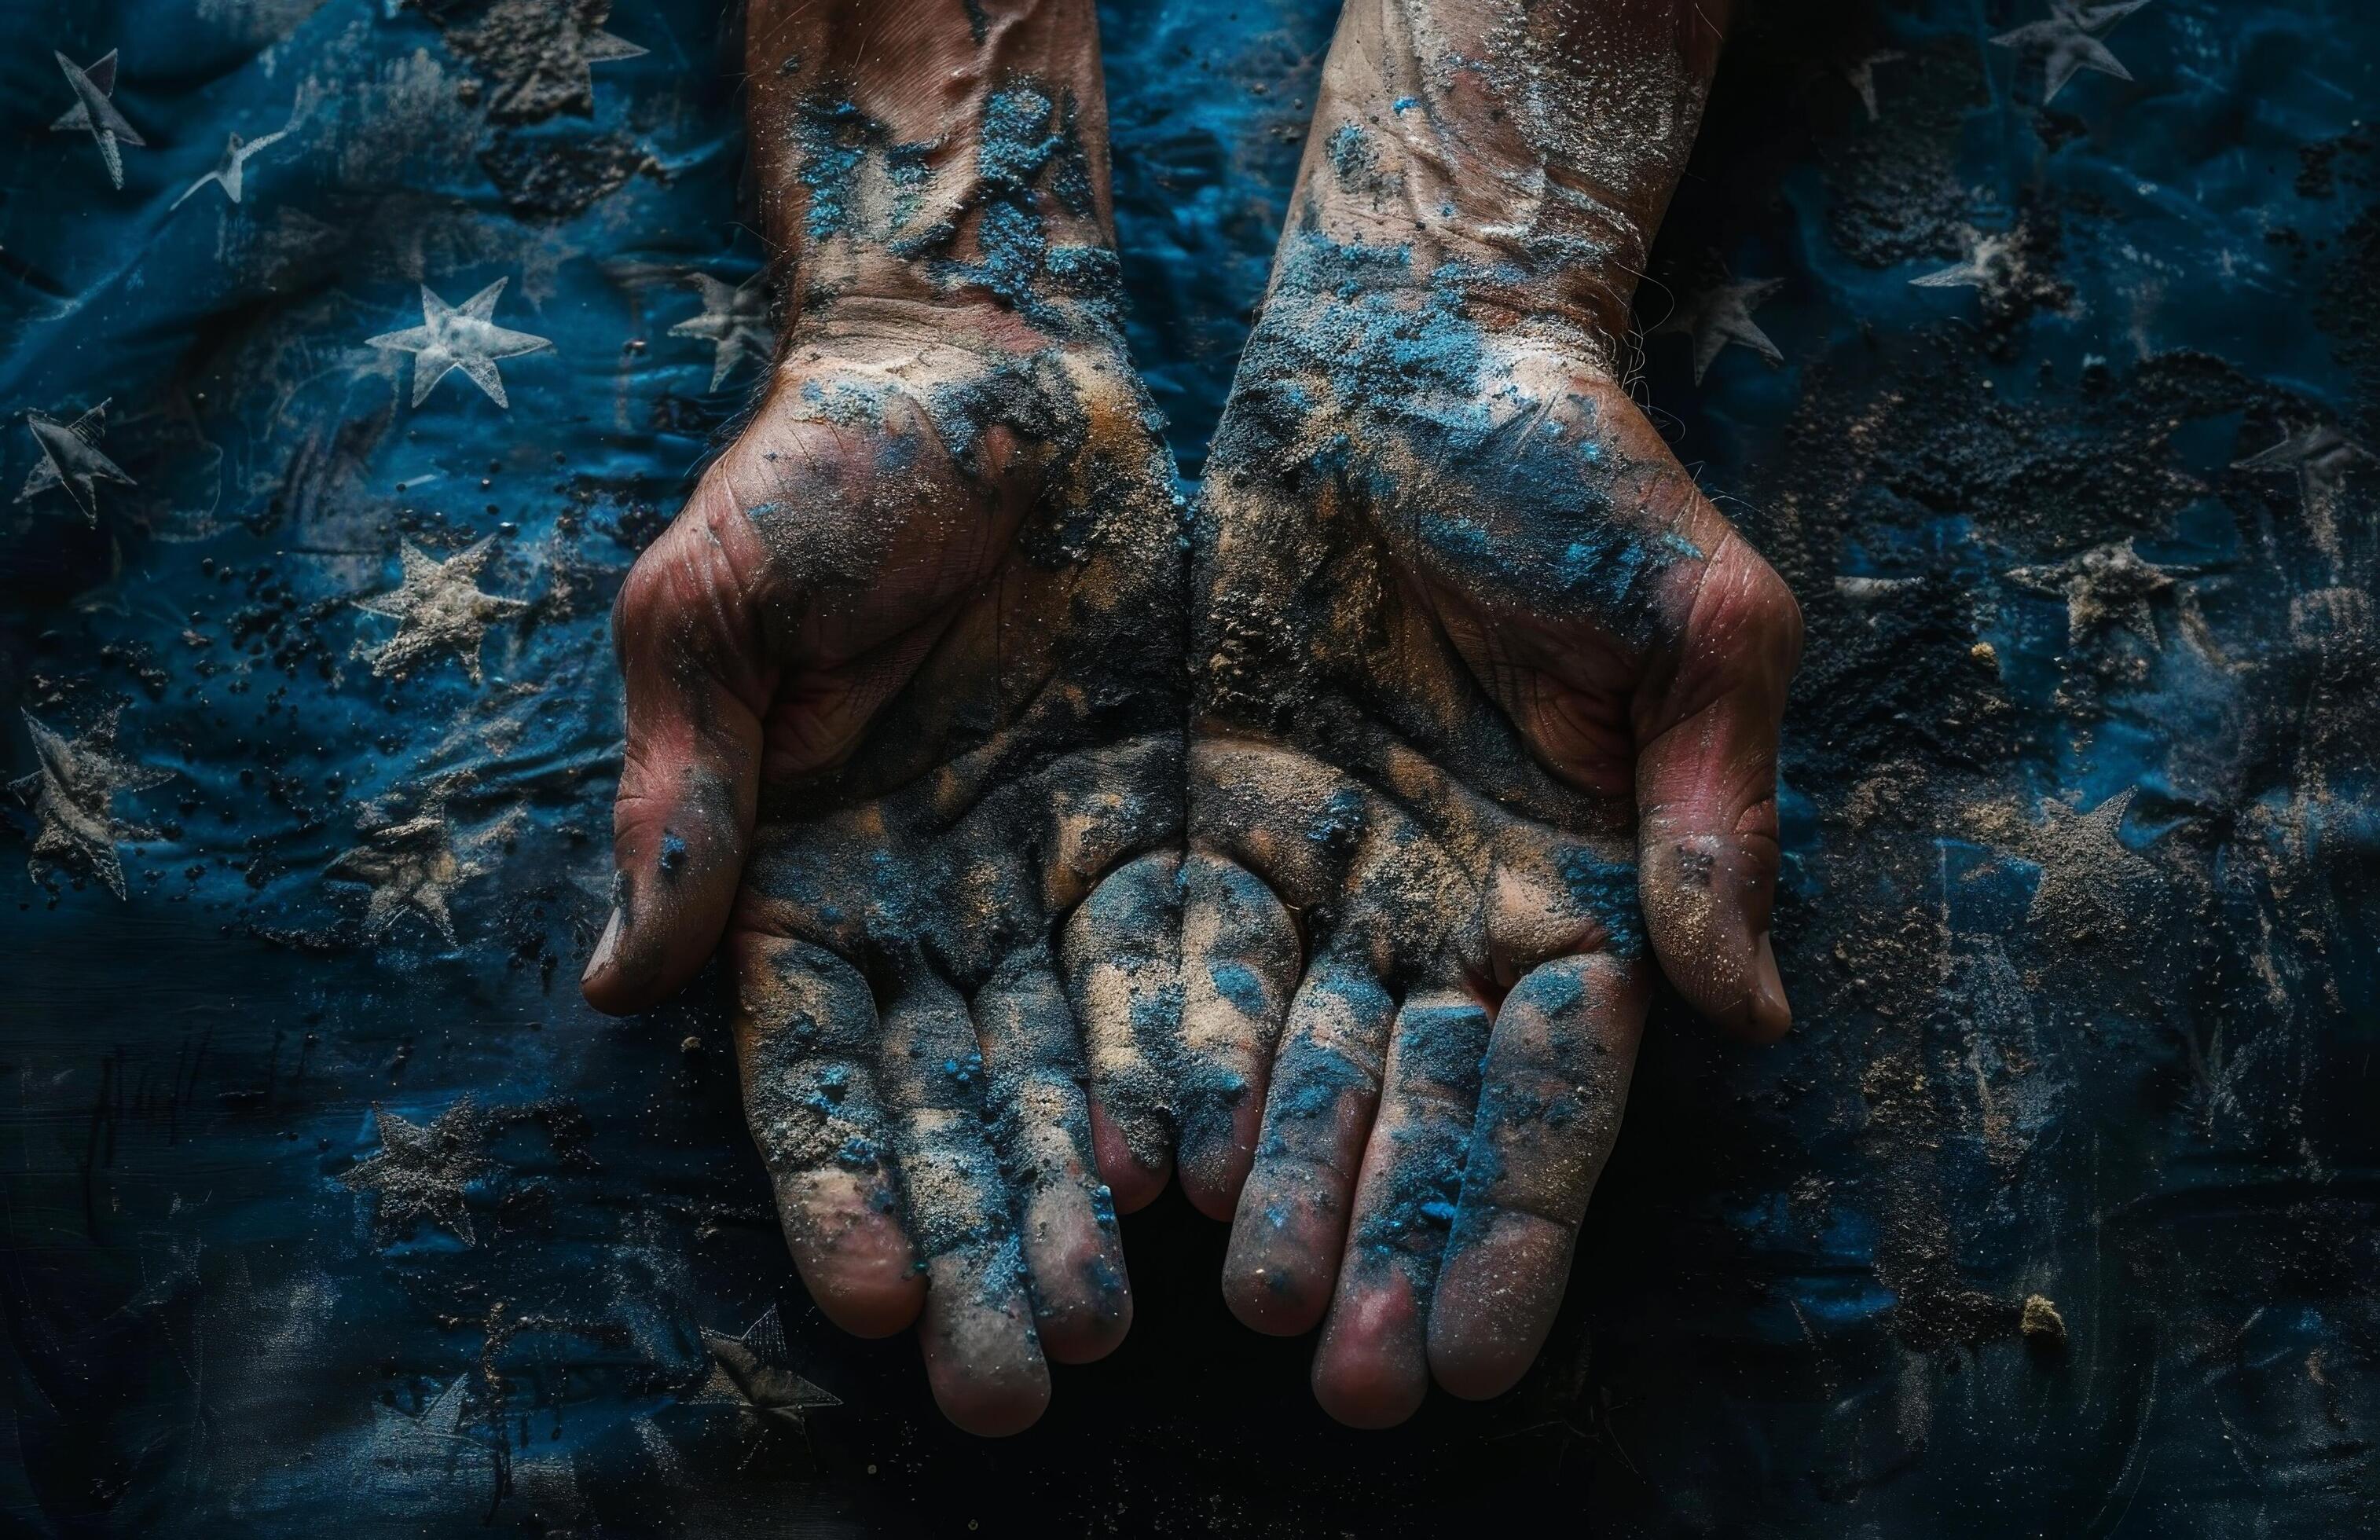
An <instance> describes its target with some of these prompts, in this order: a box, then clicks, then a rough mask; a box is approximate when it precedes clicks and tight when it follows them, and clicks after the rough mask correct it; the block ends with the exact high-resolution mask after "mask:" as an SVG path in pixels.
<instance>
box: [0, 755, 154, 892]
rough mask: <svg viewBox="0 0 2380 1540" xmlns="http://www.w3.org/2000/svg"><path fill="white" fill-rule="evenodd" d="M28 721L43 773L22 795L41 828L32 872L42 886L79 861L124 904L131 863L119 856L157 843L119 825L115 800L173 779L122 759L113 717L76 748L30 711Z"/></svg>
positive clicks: (29, 779)
mask: <svg viewBox="0 0 2380 1540" xmlns="http://www.w3.org/2000/svg"><path fill="white" fill-rule="evenodd" d="M24 717H25V727H26V729H27V731H28V732H30V734H32V738H33V758H34V761H35V763H36V764H37V765H38V766H39V768H38V769H36V770H34V771H33V773H32V774H30V775H29V776H26V777H25V778H24V779H23V780H21V781H19V782H17V783H16V787H15V790H16V792H17V794H18V796H20V797H23V798H25V799H26V800H27V801H29V802H30V803H31V804H32V808H33V816H34V817H35V818H36V819H40V820H41V826H42V827H41V831H40V832H38V833H36V834H35V835H34V836H33V856H32V859H31V860H30V861H29V862H28V863H26V867H25V869H26V870H27V871H28V872H30V874H31V875H32V879H33V880H34V881H36V882H39V881H42V879H44V878H45V877H46V876H47V875H48V874H49V873H50V872H52V871H55V870H57V869H59V868H60V865H61V863H62V862H67V861H74V862H79V863H80V864H81V866H82V867H84V868H85V869H86V870H88V871H89V872H90V873H91V875H92V876H93V877H96V878H98V879H100V880H101V881H102V882H104V883H106V884H107V891H109V892H112V893H114V894H115V896H116V897H118V898H122V897H124V896H125V890H124V864H123V862H122V861H120V860H118V859H117V857H116V854H115V847H116V845H117V844H118V843H120V842H123V841H126V840H153V839H156V838H157V837H158V836H157V834H156V832H155V831H153V830H149V829H144V828H142V827H141V826H140V825H139V824H131V823H124V822H120V821H118V820H117V819H116V817H115V795H116V794H117V793H119V792H137V791H141V790H143V789H145V788H147V787H150V786H154V785H156V784H158V783H159V782H162V781H164V780H166V779H167V778H168V777H170V776H171V775H172V773H173V772H172V771H171V770H157V769H154V768H152V767H151V766H148V765H136V764H134V763H132V762H131V761H130V760H128V759H119V758H116V756H115V718H116V713H115V712H114V711H110V712H108V713H107V715H105V716H104V717H102V718H101V719H100V720H99V721H95V722H93V723H92V724H91V729H90V731H88V732H86V733H85V734H83V735H82V736H81V737H79V738H76V739H74V740H73V741H71V742H69V741H68V740H67V739H65V738H62V737H60V736H59V735H58V734H55V733H53V732H51V731H50V730H49V729H48V728H46V727H44V726H42V724H41V722H39V721H36V720H35V719H34V717H33V714H32V713H31V712H30V711H27V712H25V713H24Z"/></svg>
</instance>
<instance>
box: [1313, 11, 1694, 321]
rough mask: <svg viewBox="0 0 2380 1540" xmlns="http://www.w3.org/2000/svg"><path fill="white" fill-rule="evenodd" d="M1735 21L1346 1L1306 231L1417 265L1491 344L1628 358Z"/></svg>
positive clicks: (1322, 109) (1319, 119) (1320, 126)
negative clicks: (1649, 272) (1477, 318)
mask: <svg viewBox="0 0 2380 1540" xmlns="http://www.w3.org/2000/svg"><path fill="white" fill-rule="evenodd" d="M1726 10H1727V7H1726V6H1725V5H1724V4H1716V5H1715V4H1713V3H1712V0H1703V3H1702V4H1701V5H1700V6H1696V5H1694V4H1693V3H1692V0H1595V3H1592V4H1585V5H1574V6H1564V7H1551V6H1530V5H1527V4H1525V3H1524V0H1348V4H1347V5H1346V6H1345V8H1344V9H1343V10H1342V15H1341V22H1340V28H1339V31H1338V34H1337V37H1336V38H1335V39H1334V41H1333V43H1332V48H1331V53H1330V61H1329V63H1328V65H1327V66H1326V67H1325V70H1324V76H1323V83H1322V90H1321V92H1320V96H1319V100H1318V104H1317V111H1316V116H1315V120H1314V128H1313V131H1312V134H1311V136H1310V138H1309V139H1308V142H1307V152H1306V163H1305V167H1304V168H1303V172H1302V188H1301V196H1300V202H1299V207H1300V209H1301V212H1302V214H1303V215H1304V224H1305V228H1306V229H1307V230H1308V231H1310V232H1318V233H1319V234H1320V235H1322V236H1324V237H1326V238H1328V239H1331V240H1336V241H1341V242H1347V243H1355V242H1363V243H1367V244H1384V245H1388V246H1392V247H1395V248H1398V249H1405V250H1408V251H1409V252H1410V254H1411V265H1412V267H1413V268H1414V270H1415V273H1417V274H1419V275H1420V276H1422V277H1423V278H1425V279H1427V281H1429V282H1431V283H1433V284H1435V285H1439V286H1441V287H1444V288H1450V289H1451V290H1453V291H1456V292H1458V293H1460V294H1462V295H1463V297H1464V298H1465V299H1466V301H1467V302H1468V303H1470V304H1472V305H1473V306H1475V308H1476V309H1478V311H1479V312H1480V314H1481V316H1482V319H1483V321H1486V322H1488V323H1489V324H1496V323H1498V322H1499V321H1511V322H1519V321H1528V320H1530V319H1532V318H1536V319H1541V320H1543V321H1548V322H1549V323H1552V324H1555V325H1558V326H1565V327H1571V328H1575V329H1577V330H1580V331H1582V332H1585V333H1588V334H1590V335H1593V336H1595V337H1597V338H1600V339H1602V340H1603V342H1604V344H1605V345H1606V346H1607V348H1608V350H1609V351H1611V352H1614V353H1616V351H1617V347H1616V343H1617V339H1619V338H1621V337H1622V336H1624V335H1625V333H1626V331H1627V328H1628V309H1629V305H1630V302H1631V300H1632V299H1633V295H1634V290H1635V285H1636V281H1637V275H1638V274H1640V273H1642V272H1643V271H1644V269H1645V261H1646V256H1647V252H1648V250H1649V248H1650V246H1651V241H1652V236H1653V232H1654V231H1655V230H1656V229H1657V228H1658V226H1659V224H1660V221H1661V216H1662V214H1663V212H1665V211H1666V210H1667V208H1668V204H1669V200H1670V193H1671V192H1672V191H1673V190H1674V189H1675V188H1676V185H1677V182H1678V179H1679V177H1680V176H1682V174H1683V171H1684V169H1685V163H1686V158H1687V155H1688V153H1689V152H1691V150H1692V148H1693V144H1694V133H1695V129H1696V127H1698V125H1699V122H1700V118H1701V113H1702V103H1703V97H1704V95H1705V92H1706V88H1707V86H1708V82H1709V79H1710V75H1711V73H1712V70H1713V69H1714V68H1715V67H1716V63H1717V56H1718V42H1719V41H1720V40H1719V36H1718V32H1717V30H1715V27H1714V25H1713V23H1712V20H1711V19H1710V18H1713V17H1714V16H1716V17H1717V18H1718V19H1720V20H1724V18H1725V14H1726ZM1294 233H1295V232H1294V229H1293V234H1294Z"/></svg>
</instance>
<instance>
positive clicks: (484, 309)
mask: <svg viewBox="0 0 2380 1540" xmlns="http://www.w3.org/2000/svg"><path fill="white" fill-rule="evenodd" d="M511 282H512V280H511V279H509V278H499V279H497V280H496V281H495V282H494V283H492V284H490V285H488V286H487V287H486V288H483V289H481V290H480V292H479V293H477V294H475V295H473V296H471V297H470V298H468V299H466V300H465V301H463V303H462V306H461V308H460V309H457V308H456V307H455V306H453V305H449V304H447V303H446V301H444V300H443V299H441V298H439V297H438V296H437V295H435V294H433V293H431V289H430V285H427V284H424V285H421V324H420V325H419V326H410V327H407V329H406V330H404V331H402V332H383V333H381V334H380V335H379V336H376V337H368V338H366V339H365V343H366V346H371V347H378V348H383V349H385V350H387V351H389V352H395V353H410V354H412V355H413V404H414V405H415V406H420V405H421V403H422V402H423V401H424V400H425V399H427V398H428V397H429V394H430V393H431V391H432V390H434V389H436V388H437V385H438V382H439V381H441V380H443V379H445V378H446V376H447V375H448V374H449V373H450V372H452V371H453V370H458V369H459V370H462V371H463V372H464V373H465V374H467V375H468V376H469V377H470V380H471V383H473V384H475V385H477V386H479V387H480V389H481V390H483V391H485V392H487V393H488V396H489V398H490V399H491V400H492V401H494V402H495V404H496V405H497V406H503V407H505V408H506V409H510V407H511V406H512V403H511V402H510V401H509V400H507V399H505V397H504V377H503V376H502V375H500V374H498V373H497V372H496V363H497V360H499V359H502V358H519V357H520V356H521V355H522V354H524V353H534V352H536V351H537V350H538V349H540V348H541V347H552V346H553V341H552V339H550V338H547V337H540V336H534V335H531V334H530V333H527V332H514V331H509V330H507V329H505V328H504V327H502V326H499V325H497V324H496V323H495V321H494V320H493V319H492V317H493V316H494V314H495V309H496V300H497V298H498V297H500V296H502V295H503V294H504V285H507V284H509V283H511Z"/></svg>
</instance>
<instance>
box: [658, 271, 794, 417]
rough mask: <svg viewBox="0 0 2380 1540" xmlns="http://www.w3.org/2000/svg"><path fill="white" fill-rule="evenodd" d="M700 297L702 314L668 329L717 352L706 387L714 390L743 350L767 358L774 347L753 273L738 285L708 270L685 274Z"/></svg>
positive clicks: (764, 293) (763, 293)
mask: <svg viewBox="0 0 2380 1540" xmlns="http://www.w3.org/2000/svg"><path fill="white" fill-rule="evenodd" d="M686 282H687V283H689V284H692V285H694V286H695V288H696V290H697V291H698V293H700V295H701V296H702V313H701V314H700V315H698V316H690V317H688V318H687V319H686V320H684V321H679V322H678V323H677V324H676V325H674V326H673V327H671V328H670V335H671V336H674V337H700V338H702V339H703V340H704V341H706V342H709V343H710V344H712V345H713V346H715V347H716V349H717V352H716V353H715V355H714V356H713V358H712V359H711V365H710V388H711V389H712V390H717V389H718V388H719V387H720V386H721V385H722V384H724V383H725V382H726V381H727V377H728V376H729V375H730V374H733V373H734V372H735V366H736V365H738V364H740V363H742V362H743V361H744V358H745V355H747V353H748V354H750V355H751V356H752V357H754V358H763V359H765V358H768V357H769V355H770V354H771V352H773V351H774V350H775V348H776V338H775V337H774V336H773V335H771V333H770V330H769V294H768V290H767V288H766V287H765V286H764V285H762V284H761V283H760V279H759V274H757V273H756V274H754V275H753V276H752V277H750V278H747V279H746V280H745V281H744V282H743V283H742V284H741V285H730V284H727V283H723V282H722V281H721V280H719V279H717V278H713V277H712V276H711V275H710V273H687V274H686Z"/></svg>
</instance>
